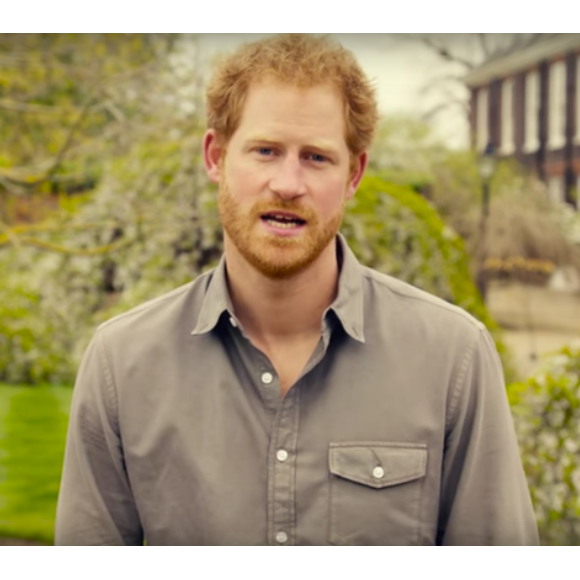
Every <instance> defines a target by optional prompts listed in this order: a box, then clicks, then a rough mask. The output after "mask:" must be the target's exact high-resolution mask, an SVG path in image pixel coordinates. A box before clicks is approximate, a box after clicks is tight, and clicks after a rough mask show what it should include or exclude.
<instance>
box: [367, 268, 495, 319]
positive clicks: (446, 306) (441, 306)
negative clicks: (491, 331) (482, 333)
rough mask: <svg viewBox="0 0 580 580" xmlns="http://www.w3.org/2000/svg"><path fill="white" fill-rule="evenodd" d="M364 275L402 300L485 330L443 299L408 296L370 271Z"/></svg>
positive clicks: (471, 317) (470, 317) (466, 314)
mask: <svg viewBox="0 0 580 580" xmlns="http://www.w3.org/2000/svg"><path fill="white" fill-rule="evenodd" d="M378 273H379V274H380V272H378ZM363 275H364V276H365V278H366V279H367V280H369V281H371V282H376V283H377V284H380V285H381V286H382V287H383V288H386V289H387V290H389V291H390V292H392V293H393V294H396V295H397V296H399V297H400V298H403V299H407V300H415V301H416V302H421V303H423V304H430V305H431V306H434V307H436V308H439V309H441V310H445V311H446V312H450V313H452V314H455V315H456V316H459V317H460V318H462V319H463V320H467V321H468V322H469V323H471V324H472V325H473V326H475V328H477V329H478V330H481V329H482V328H484V325H483V323H482V322H481V321H479V320H477V319H476V318H474V317H473V316H472V315H471V314H469V313H468V312H466V311H465V310H463V309H461V308H459V307H458V306H456V305H454V304H450V303H447V302H445V301H444V300H443V299H442V298H439V299H435V300H433V299H430V295H428V296H429V297H427V296H414V295H412V294H406V293H404V292H402V291H401V290H399V289H397V288H394V287H393V286H391V285H390V284H388V283H387V282H385V281H384V280H381V279H380V278H377V277H375V276H373V275H372V273H370V272H369V271H368V269H365V270H364V272H363ZM383 276H386V274H383ZM411 287H412V288H414V289H416V290H417V291H419V292H423V290H421V289H420V288H416V287H415V286H411ZM433 298H436V297H433Z"/></svg>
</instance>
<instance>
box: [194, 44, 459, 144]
mask: <svg viewBox="0 0 580 580" xmlns="http://www.w3.org/2000/svg"><path fill="white" fill-rule="evenodd" d="M265 36H268V35H267V34H200V35H199V38H200V42H201V46H202V49H203V50H207V51H208V53H213V52H216V51H230V50H233V49H235V47H236V46H237V45H239V44H240V43H242V42H247V41H251V40H255V39H257V38H260V37H265ZM331 36H333V37H336V39H337V40H339V41H340V42H341V44H343V46H345V47H346V48H348V49H349V50H351V51H352V52H353V53H354V55H355V56H356V57H357V59H358V61H359V63H360V64H361V66H362V67H363V69H364V70H365V72H366V73H367V75H368V76H369V78H370V79H372V80H373V82H374V83H375V86H376V88H377V93H378V103H379V108H380V110H381V112H382V113H383V114H387V115H390V114H408V115H414V116H417V117H418V116H421V115H423V114H425V113H427V112H429V111H430V110H432V109H433V108H434V107H436V106H437V105H440V104H442V103H444V102H446V101H449V100H450V99H449V97H448V93H451V94H452V96H453V98H459V99H461V98H464V96H465V92H464V90H463V89H462V87H461V85H460V84H459V83H443V82H442V81H441V79H443V78H444V77H446V76H448V75H450V74H453V73H457V72H458V70H457V67H453V66H450V65H447V64H445V63H443V62H442V61H441V59H440V58H439V57H437V56H436V55H435V54H434V53H433V52H432V51H431V50H430V49H428V48H426V47H425V46H424V45H423V44H422V43H420V42H419V41H418V40H413V39H412V37H411V35H407V34H364V33H359V34H346V33H345V34H331ZM432 125H433V130H434V132H435V134H436V135H437V136H438V137H440V138H441V139H442V140H443V141H444V142H445V143H446V144H447V145H448V146H450V147H454V148H455V147H466V146H467V144H468V135H469V133H468V125H467V121H466V117H465V114H464V113H463V111H462V110H461V108H460V107H459V106H457V105H455V106H453V107H450V108H449V109H448V110H446V111H443V112H441V113H440V114H438V115H436V116H435V117H434V118H433V120H432Z"/></svg>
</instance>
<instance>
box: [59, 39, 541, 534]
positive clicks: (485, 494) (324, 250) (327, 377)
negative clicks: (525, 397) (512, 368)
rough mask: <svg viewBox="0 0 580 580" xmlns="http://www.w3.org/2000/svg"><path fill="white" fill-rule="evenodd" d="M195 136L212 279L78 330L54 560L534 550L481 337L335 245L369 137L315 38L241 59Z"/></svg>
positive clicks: (344, 65)
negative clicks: (68, 548) (248, 551)
mask: <svg viewBox="0 0 580 580" xmlns="http://www.w3.org/2000/svg"><path fill="white" fill-rule="evenodd" d="M207 108H208V113H207V114H208V130H207V133H206V135H205V137H204V140H203V153H204V160H205V165H206V169H207V173H208V175H209V177H210V179H211V180H212V181H214V182H215V183H217V184H219V198H218V199H219V211H220V216H221V220H222V224H223V228H224V249H225V252H224V258H223V259H222V261H221V263H220V265H219V266H218V267H217V269H215V270H213V271H211V272H209V273H208V274H205V275H203V276H201V277H200V278H198V279H197V280H195V281H194V282H193V283H191V284H188V285H187V286H185V287H183V288H180V289H177V290H175V291H174V292H172V293H170V294H168V295H166V296H163V297H161V298H159V299H157V300H153V301H152V302H149V303H147V304H145V305H143V306H141V307H139V308H137V309H134V310H132V311H130V312H128V313H126V314H124V315H122V316H120V317H117V318H115V319H113V320H111V321H109V322H108V323H105V324H104V325H102V326H101V327H100V328H99V330H98V331H97V333H96V335H95V337H94V339H93V341H92V343H91V345H90V346H89V348H88V350H87V352H86V354H85V357H84V360H83V363H82V365H81V368H80V371H79V375H78V379H77V384H76V387H75V392H74V398H73V405H72V410H71V419H70V428H69V435H68V443H67V451H66V457H65V463H64V472H63V480H62V487H61V492H60V498H59V504H58V513H57V523H56V542H57V543H58V544H141V543H142V542H143V540H145V541H146V542H147V543H148V544H172V545H179V544H185V545H188V544H189V545H197V544H228V545H244V544H270V545H308V544H310V545H313V544H316V545H320V544H534V543H536V542H537V533H536V526H535V522H534V515H533V512H532V508H531V504H530V499H529V495H528V490H527V487H526V482H525V479H524V475H523V472H522V468H521V464H520V460H519V457H518V448H517V444H516V440H515V436H514V431H513V427H512V423H511V418H510V413H509V409H508V406H507V402H506V397H505V393H504V384H503V378H502V371H501V366H500V363H499V360H498V357H497V353H496V351H495V348H494V345H493V343H492V341H491V339H490V337H489V335H488V333H487V332H486V330H485V329H484V327H483V326H482V325H481V324H480V323H479V322H477V321H476V320H474V319H473V318H472V317H471V316H469V315H468V314H466V313H465V312H463V311H462V310H460V309H458V308H456V307H454V306H451V305H449V304H447V303H445V302H443V301H442V300H439V299H437V298H435V297H432V296H430V295H428V294H425V293H424V292H421V291H419V290H417V289H415V288H413V287H410V286H409V285H407V284H404V283H402V282H399V281H396V280H394V279H392V278H390V277H388V276H385V275H383V274H380V273H378V272H375V271H372V270H370V269H367V268H365V267H363V266H361V265H360V264H359V263H358V262H357V261H356V259H355V257H354V255H353V254H352V253H351V251H350V250H349V248H348V247H347V245H346V243H345V241H344V239H343V238H342V237H340V236H339V235H338V234H337V232H338V228H339V225H340V222H341V218H342V215H343V207H344V204H345V202H346V201H347V200H348V199H350V198H351V197H352V196H353V195H354V193H355V190H356V188H357V186H358V184H359V182H360V180H361V178H362V176H363V173H364V170H365V166H366V162H367V153H366V151H367V149H368V147H369V145H370V143H371V139H372V136H373V132H374V129H375V125H376V121H377V108H376V102H375V97H374V92H373V90H372V88H370V86H369V83H368V81H367V79H366V78H365V76H364V74H363V73H362V71H361V69H360V68H359V66H358V64H357V63H356V61H355V60H354V59H353V57H352V55H351V54H350V53H349V52H347V51H346V50H344V49H343V48H342V47H340V46H336V45H335V44H333V43H332V42H330V41H329V40H328V39H325V38H318V37H314V36H309V35H282V36H278V37H273V38H269V39H267V40H262V41H259V42H257V43H254V44H250V45H246V46H244V47H242V48H241V49H239V50H238V51H237V52H236V53H235V54H234V55H232V56H231V57H230V58H229V59H228V60H226V61H225V62H224V63H223V64H222V65H221V66H220V68H218V70H217V71H216V73H215V74H214V77H213V78H212V80H211V82H210V84H209V87H208V91H207Z"/></svg>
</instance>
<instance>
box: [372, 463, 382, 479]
mask: <svg viewBox="0 0 580 580" xmlns="http://www.w3.org/2000/svg"><path fill="white" fill-rule="evenodd" d="M373 477H374V478H375V479H382V478H383V477H385V470H384V469H383V468H382V467H381V466H380V465H379V466H378V467H375V468H374V469H373Z"/></svg>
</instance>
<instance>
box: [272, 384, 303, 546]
mask: <svg viewBox="0 0 580 580" xmlns="http://www.w3.org/2000/svg"><path fill="white" fill-rule="evenodd" d="M298 393H299V389H298V385H294V386H293V387H292V389H290V391H289V392H288V394H287V395H286V397H285V398H284V399H283V400H282V401H281V403H280V406H279V408H278V412H277V414H276V418H275V420H274V425H273V429H272V437H271V440H270V453H269V469H268V476H269V480H270V481H269V482H268V489H269V494H268V535H269V538H270V543H273V544H274V545H278V546H280V545H294V544H295V543H296V540H295V537H294V534H295V526H296V522H295V518H296V514H295V510H296V489H295V472H296V453H295V450H296V444H297V440H298ZM282 540H283V541H282Z"/></svg>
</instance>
